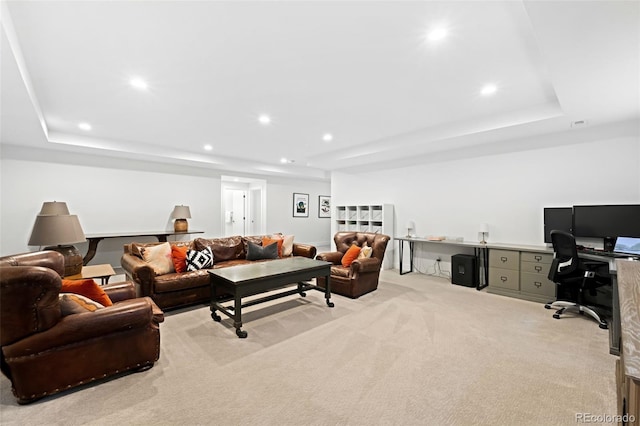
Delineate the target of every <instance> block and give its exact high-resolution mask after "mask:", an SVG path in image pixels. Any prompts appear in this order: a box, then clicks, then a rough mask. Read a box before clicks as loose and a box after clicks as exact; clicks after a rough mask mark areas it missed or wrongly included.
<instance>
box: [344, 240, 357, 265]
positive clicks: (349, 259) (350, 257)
mask: <svg viewBox="0 0 640 426" xmlns="http://www.w3.org/2000/svg"><path fill="white" fill-rule="evenodd" d="M359 254H360V247H358V246H357V245H355V244H354V245H352V246H351V247H349V250H347V252H346V253H345V254H344V256H342V266H344V267H345V268H346V267H347V266H351V264H352V263H353V261H354V260H356V259H357V258H358V255H359Z"/></svg>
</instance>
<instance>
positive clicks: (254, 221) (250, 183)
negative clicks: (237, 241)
mask: <svg viewBox="0 0 640 426" xmlns="http://www.w3.org/2000/svg"><path fill="white" fill-rule="evenodd" d="M221 185H222V191H221V193H222V200H221V202H220V205H221V208H222V215H221V217H222V222H223V223H222V227H221V229H222V230H223V232H224V235H225V236H232V235H264V234H265V232H266V231H265V229H266V228H267V223H266V218H267V214H266V211H267V206H266V204H267V203H266V192H267V181H265V180H262V179H251V178H243V177H239V176H222V177H221Z"/></svg>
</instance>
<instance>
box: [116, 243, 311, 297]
mask: <svg viewBox="0 0 640 426" xmlns="http://www.w3.org/2000/svg"><path fill="white" fill-rule="evenodd" d="M263 237H269V236H268V235H265V236H262V235H258V236H233V237H223V238H196V239H195V240H192V241H171V242H170V244H171V245H175V246H178V247H184V246H186V247H187V248H188V249H189V250H198V251H202V250H204V249H205V248H206V247H211V250H212V252H213V255H214V259H213V261H214V265H213V268H214V269H216V268H225V267H228V266H234V265H242V264H246V263H251V262H261V261H265V260H253V261H252V260H247V258H246V257H247V256H246V255H247V250H248V242H249V241H251V242H253V243H255V244H258V245H262V238H263ZM158 244H161V243H135V242H134V243H129V244H125V246H124V254H123V255H122V258H121V259H120V263H121V265H122V268H123V269H124V271H125V274H126V276H127V279H130V280H131V281H133V282H134V283H135V284H136V289H137V292H138V295H140V296H148V297H150V298H151V299H153V300H154V302H155V303H156V304H157V305H158V306H159V307H160V308H162V309H172V308H178V307H182V306H187V305H192V304H196V303H209V302H210V301H211V284H210V281H209V274H208V272H207V269H200V270H197V271H186V272H170V273H167V274H162V275H156V274H155V272H154V270H153V268H152V267H151V266H150V265H149V264H148V263H147V262H146V261H145V260H144V259H143V258H142V255H141V251H142V250H143V249H144V248H145V247H150V246H155V245H158ZM315 255H316V248H315V247H314V246H313V245H309V244H300V243H296V242H294V243H293V250H292V256H304V257H308V258H310V259H313V258H314V257H315ZM216 296H217V297H223V296H225V295H224V294H217V295H216Z"/></svg>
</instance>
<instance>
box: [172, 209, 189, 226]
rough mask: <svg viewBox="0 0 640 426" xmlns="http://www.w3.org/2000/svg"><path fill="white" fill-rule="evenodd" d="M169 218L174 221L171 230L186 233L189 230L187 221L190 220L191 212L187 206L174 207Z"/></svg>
mask: <svg viewBox="0 0 640 426" xmlns="http://www.w3.org/2000/svg"><path fill="white" fill-rule="evenodd" d="M171 218H172V219H175V222H174V223H173V230H174V231H176V232H187V231H188V230H189V223H188V222H187V219H191V211H190V210H189V206H182V205H180V206H175V207H174V208H173V213H171Z"/></svg>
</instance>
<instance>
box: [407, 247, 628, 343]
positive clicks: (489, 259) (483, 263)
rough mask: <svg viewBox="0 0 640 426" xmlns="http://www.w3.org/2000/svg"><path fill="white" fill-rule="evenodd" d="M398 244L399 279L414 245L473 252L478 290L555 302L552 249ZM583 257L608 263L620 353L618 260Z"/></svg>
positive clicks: (612, 339)
mask: <svg viewBox="0 0 640 426" xmlns="http://www.w3.org/2000/svg"><path fill="white" fill-rule="evenodd" d="M395 240H397V241H398V246H399V247H398V248H399V253H398V254H399V256H400V264H399V267H400V268H399V269H400V270H399V273H400V275H404V274H407V273H409V272H413V252H414V245H415V244H416V243H419V244H427V245H428V247H429V250H430V251H434V252H437V246H438V245H441V246H449V247H460V248H472V249H473V250H474V255H475V256H476V259H477V260H478V262H477V265H478V269H479V274H478V277H479V280H478V282H477V285H476V289H477V290H482V289H484V288H485V287H487V291H488V292H489V293H495V294H500V295H503V296H509V297H515V298H519V299H524V300H529V301H533V302H540V303H547V302H549V301H551V300H555V298H556V287H557V285H556V284H555V283H554V282H553V281H551V280H549V279H548V278H547V275H548V273H549V268H550V267H551V262H552V260H553V248H551V247H547V246H536V245H525V244H505V243H486V244H485V243H480V242H474V241H471V242H469V241H454V240H443V241H434V240H430V239H428V238H420V237H395ZM405 243H408V244H409V263H410V265H409V269H408V270H404V265H403V251H404V244H405ZM578 255H579V256H580V257H582V258H585V259H592V260H598V261H601V262H608V263H609V272H610V273H611V283H612V286H611V293H612V294H611V311H612V313H611V315H612V318H611V319H610V320H609V323H610V327H609V352H610V353H611V354H614V355H618V354H619V353H620V309H619V298H618V283H617V273H616V262H615V260H616V258H615V257H612V256H605V255H604V253H603V254H598V253H597V252H588V253H587V252H585V253H583V252H580V253H579V254H578Z"/></svg>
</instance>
